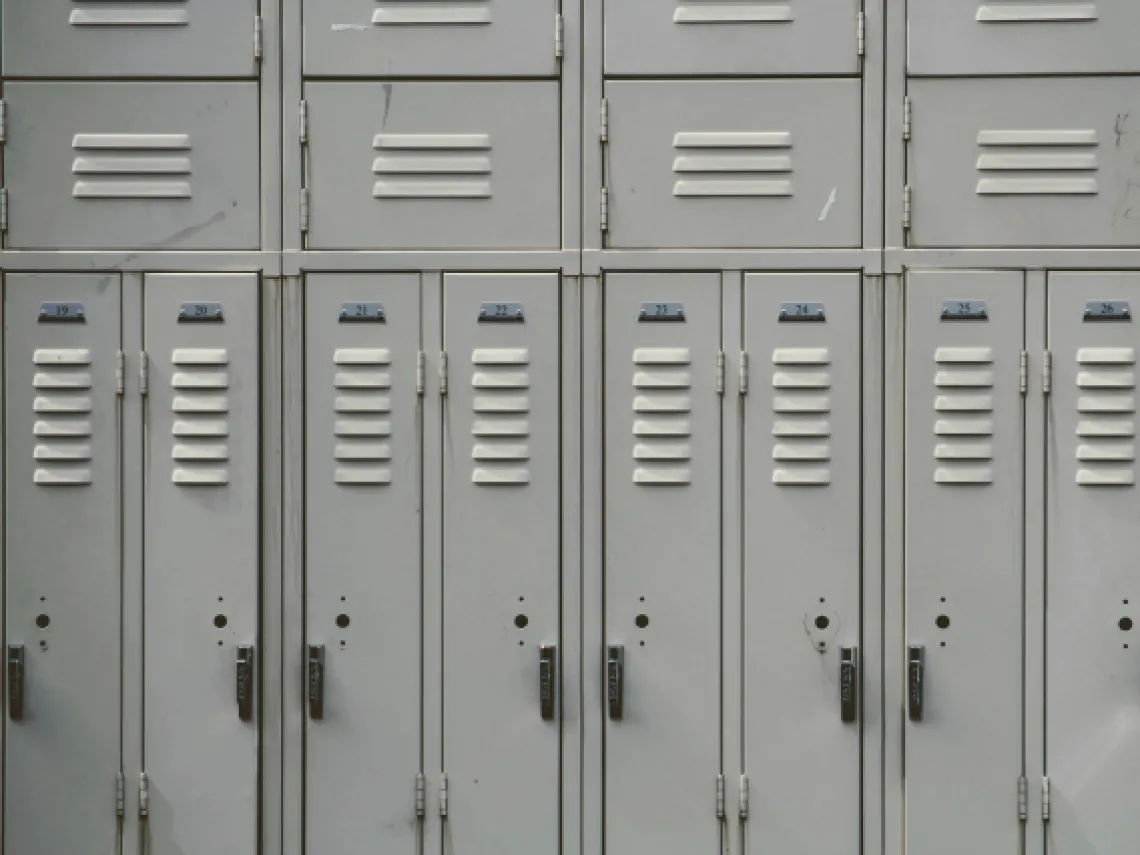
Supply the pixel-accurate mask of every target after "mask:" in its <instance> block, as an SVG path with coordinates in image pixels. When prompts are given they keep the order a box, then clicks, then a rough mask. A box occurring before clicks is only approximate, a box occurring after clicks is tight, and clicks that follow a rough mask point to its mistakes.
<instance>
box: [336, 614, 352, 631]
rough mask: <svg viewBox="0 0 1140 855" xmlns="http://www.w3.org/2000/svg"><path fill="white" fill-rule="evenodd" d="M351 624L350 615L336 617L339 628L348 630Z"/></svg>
mask: <svg viewBox="0 0 1140 855" xmlns="http://www.w3.org/2000/svg"><path fill="white" fill-rule="evenodd" d="M350 623H351V621H350V620H349V617H348V615H337V616H336V625H337V626H339V627H340V628H341V629H347V628H348V625H349V624H350Z"/></svg>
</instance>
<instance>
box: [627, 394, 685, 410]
mask: <svg viewBox="0 0 1140 855" xmlns="http://www.w3.org/2000/svg"><path fill="white" fill-rule="evenodd" d="M692 406H693V402H692V399H691V398H690V397H689V396H688V395H674V394H667V393H663V394H659V395H637V396H636V397H635V398H634V399H633V411H634V412H635V413H687V412H689V411H690V410H691V409H692Z"/></svg>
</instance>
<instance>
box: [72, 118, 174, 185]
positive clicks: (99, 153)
mask: <svg viewBox="0 0 1140 855" xmlns="http://www.w3.org/2000/svg"><path fill="white" fill-rule="evenodd" d="M71 147H72V149H74V151H75V159H74V160H73V161H72V163H71V171H72V173H73V174H74V175H75V185H74V186H73V187H72V191H71V193H72V195H73V196H74V197H75V198H77V199H189V198H190V195H191V188H190V135H189V134H76V135H75V137H74V139H73V140H72V141H71Z"/></svg>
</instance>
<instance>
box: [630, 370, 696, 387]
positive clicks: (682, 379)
mask: <svg viewBox="0 0 1140 855" xmlns="http://www.w3.org/2000/svg"><path fill="white" fill-rule="evenodd" d="M689 385H690V383H689V372H688V371H684V370H680V371H635V372H634V374H633V387H634V388H635V389H688V388H689Z"/></svg>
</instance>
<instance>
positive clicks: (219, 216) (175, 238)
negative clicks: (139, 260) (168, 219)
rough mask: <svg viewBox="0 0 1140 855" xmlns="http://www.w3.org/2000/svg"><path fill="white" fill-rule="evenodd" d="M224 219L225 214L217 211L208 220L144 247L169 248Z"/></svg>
mask: <svg viewBox="0 0 1140 855" xmlns="http://www.w3.org/2000/svg"><path fill="white" fill-rule="evenodd" d="M225 218H226V212H225V211H218V213H216V214H214V216H212V217H210V218H209V219H208V220H203V221H202V222H200V223H198V224H197V225H196V226H187V227H186V228H184V229H179V230H178V231H176V232H175V233H174V234H172V235H170V236H169V237H165V238H163V239H162V240H157V241H154V242H153V243H148V244H147V245H146V246H147V248H148V249H161V248H162V247H164V246H170V245H171V244H175V243H178V242H179V241H181V240H186V238H190V237H194V235H196V234H198V232H200V231H202V229H208V228H209V227H210V226H212V225H215V224H217V223H220V222H221V221H222V220H224V219H225Z"/></svg>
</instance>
